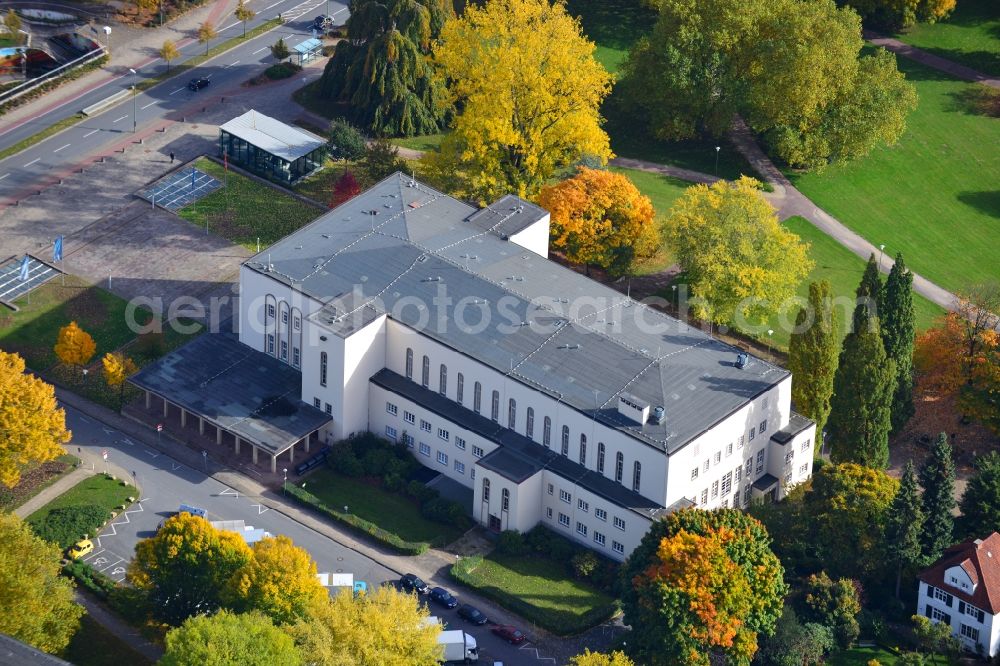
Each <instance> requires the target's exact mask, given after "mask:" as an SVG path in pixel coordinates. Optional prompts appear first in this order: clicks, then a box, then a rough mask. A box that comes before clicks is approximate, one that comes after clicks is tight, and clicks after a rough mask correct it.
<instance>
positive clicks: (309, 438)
mask: <svg viewBox="0 0 1000 666" xmlns="http://www.w3.org/2000/svg"><path fill="white" fill-rule="evenodd" d="M310 440H312V433H310V434H308V435H306V453H309V441H310Z"/></svg>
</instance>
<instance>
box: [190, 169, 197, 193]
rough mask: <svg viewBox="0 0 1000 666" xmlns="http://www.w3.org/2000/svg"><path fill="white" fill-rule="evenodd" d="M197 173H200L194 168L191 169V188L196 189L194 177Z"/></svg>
mask: <svg viewBox="0 0 1000 666" xmlns="http://www.w3.org/2000/svg"><path fill="white" fill-rule="evenodd" d="M197 174H198V172H197V171H195V170H194V169H191V189H192V190H193V189H194V178H195V176H196V175H197Z"/></svg>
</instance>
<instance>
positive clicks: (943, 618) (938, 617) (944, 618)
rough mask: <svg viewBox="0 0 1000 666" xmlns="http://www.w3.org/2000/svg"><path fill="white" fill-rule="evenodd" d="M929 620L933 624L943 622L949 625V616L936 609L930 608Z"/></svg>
mask: <svg viewBox="0 0 1000 666" xmlns="http://www.w3.org/2000/svg"><path fill="white" fill-rule="evenodd" d="M931 619H932V620H934V621H935V622H944V623H945V624H951V616H950V615H948V614H947V613H945V612H944V611H942V610H938V609H937V608H931Z"/></svg>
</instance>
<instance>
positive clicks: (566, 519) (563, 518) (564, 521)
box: [559, 513, 569, 527]
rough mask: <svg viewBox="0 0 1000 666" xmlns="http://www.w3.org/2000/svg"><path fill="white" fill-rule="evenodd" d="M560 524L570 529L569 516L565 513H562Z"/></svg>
mask: <svg viewBox="0 0 1000 666" xmlns="http://www.w3.org/2000/svg"><path fill="white" fill-rule="evenodd" d="M559 524H560V525H562V526H563V527H569V516H567V515H566V514H565V513H560V514H559Z"/></svg>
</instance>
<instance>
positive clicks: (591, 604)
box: [451, 552, 617, 635]
mask: <svg viewBox="0 0 1000 666" xmlns="http://www.w3.org/2000/svg"><path fill="white" fill-rule="evenodd" d="M451 571H452V576H454V577H455V578H456V579H457V580H458V581H459V582H461V583H464V584H465V585H468V586H469V587H471V588H473V589H475V590H476V592H478V593H480V594H482V595H484V596H486V597H489V598H491V599H493V600H495V601H497V602H498V603H500V604H501V605H503V606H504V607H505V608H507V609H509V610H512V611H514V612H515V613H518V614H520V615H521V616H523V617H524V618H526V619H527V620H529V621H531V622H533V623H535V624H537V625H539V626H540V627H543V628H545V629H548V630H549V631H552V632H554V633H557V634H562V635H567V634H574V633H578V632H581V631H584V630H585V629H589V628H590V627H592V626H594V625H596V624H599V623H600V622H603V621H604V620H607V619H608V618H610V617H611V616H612V615H614V614H615V612H617V606H616V605H615V600H614V599H613V598H611V597H610V596H609V595H607V594H605V593H603V592H601V591H600V590H598V589H596V588H594V587H592V586H590V585H588V584H586V583H583V582H580V581H577V580H573V579H572V578H569V577H568V576H567V575H566V565H565V563H562V562H554V561H552V560H550V559H547V558H545V557H542V556H539V555H535V554H533V555H524V556H512V555H502V554H499V553H496V552H494V553H491V554H490V555H487V556H486V557H485V558H484V557H479V556H476V557H469V558H463V559H462V560H461V561H459V563H458V564H456V565H455V566H454V567H453V568H452V570H451Z"/></svg>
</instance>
